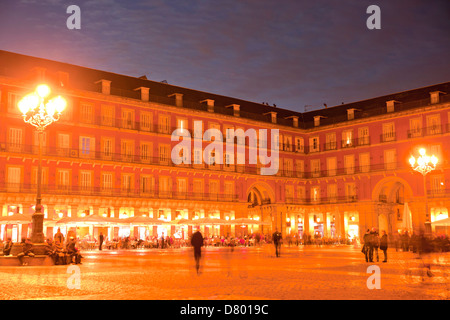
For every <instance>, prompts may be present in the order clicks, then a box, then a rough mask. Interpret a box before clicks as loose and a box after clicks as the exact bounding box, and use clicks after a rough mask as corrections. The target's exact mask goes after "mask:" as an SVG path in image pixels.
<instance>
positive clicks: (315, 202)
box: [285, 195, 358, 205]
mask: <svg viewBox="0 0 450 320" xmlns="http://www.w3.org/2000/svg"><path fill="white" fill-rule="evenodd" d="M357 201H358V196H357V195H352V196H341V197H338V196H330V197H321V198H318V199H310V198H294V197H286V198H285V202H286V203H287V204H302V205H318V204H330V203H349V202H357Z"/></svg>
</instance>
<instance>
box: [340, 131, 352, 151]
mask: <svg viewBox="0 0 450 320" xmlns="http://www.w3.org/2000/svg"><path fill="white" fill-rule="evenodd" d="M352 146H353V130H344V131H343V132H342V148H349V147H352Z"/></svg>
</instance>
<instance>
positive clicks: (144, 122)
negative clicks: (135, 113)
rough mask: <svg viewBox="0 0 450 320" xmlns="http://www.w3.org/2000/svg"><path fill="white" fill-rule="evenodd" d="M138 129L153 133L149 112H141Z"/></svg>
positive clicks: (151, 118)
mask: <svg viewBox="0 0 450 320" xmlns="http://www.w3.org/2000/svg"><path fill="white" fill-rule="evenodd" d="M140 127H141V128H140V129H141V130H143V131H153V130H152V129H153V114H152V113H151V112H141V125H140Z"/></svg>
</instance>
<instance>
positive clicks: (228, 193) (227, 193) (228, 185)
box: [224, 181, 234, 200]
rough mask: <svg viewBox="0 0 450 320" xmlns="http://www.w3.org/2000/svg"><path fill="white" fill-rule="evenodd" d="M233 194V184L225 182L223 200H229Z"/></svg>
mask: <svg viewBox="0 0 450 320" xmlns="http://www.w3.org/2000/svg"><path fill="white" fill-rule="evenodd" d="M233 193H234V182H232V181H226V182H225V184H224V195H225V199H227V200H230V199H231V198H232V197H233Z"/></svg>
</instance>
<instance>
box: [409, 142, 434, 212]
mask: <svg viewBox="0 0 450 320" xmlns="http://www.w3.org/2000/svg"><path fill="white" fill-rule="evenodd" d="M419 154H420V156H419V157H418V158H417V159H416V158H414V156H411V158H409V164H410V165H411V168H412V169H413V170H414V171H417V172H419V173H421V174H422V176H423V192H424V195H425V212H426V215H428V193H427V183H426V176H427V174H428V173H430V172H431V171H433V170H434V169H436V164H437V163H438V161H439V159H438V158H437V157H436V156H435V155H432V156H428V155H427V151H426V150H425V149H424V148H421V149H419Z"/></svg>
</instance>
